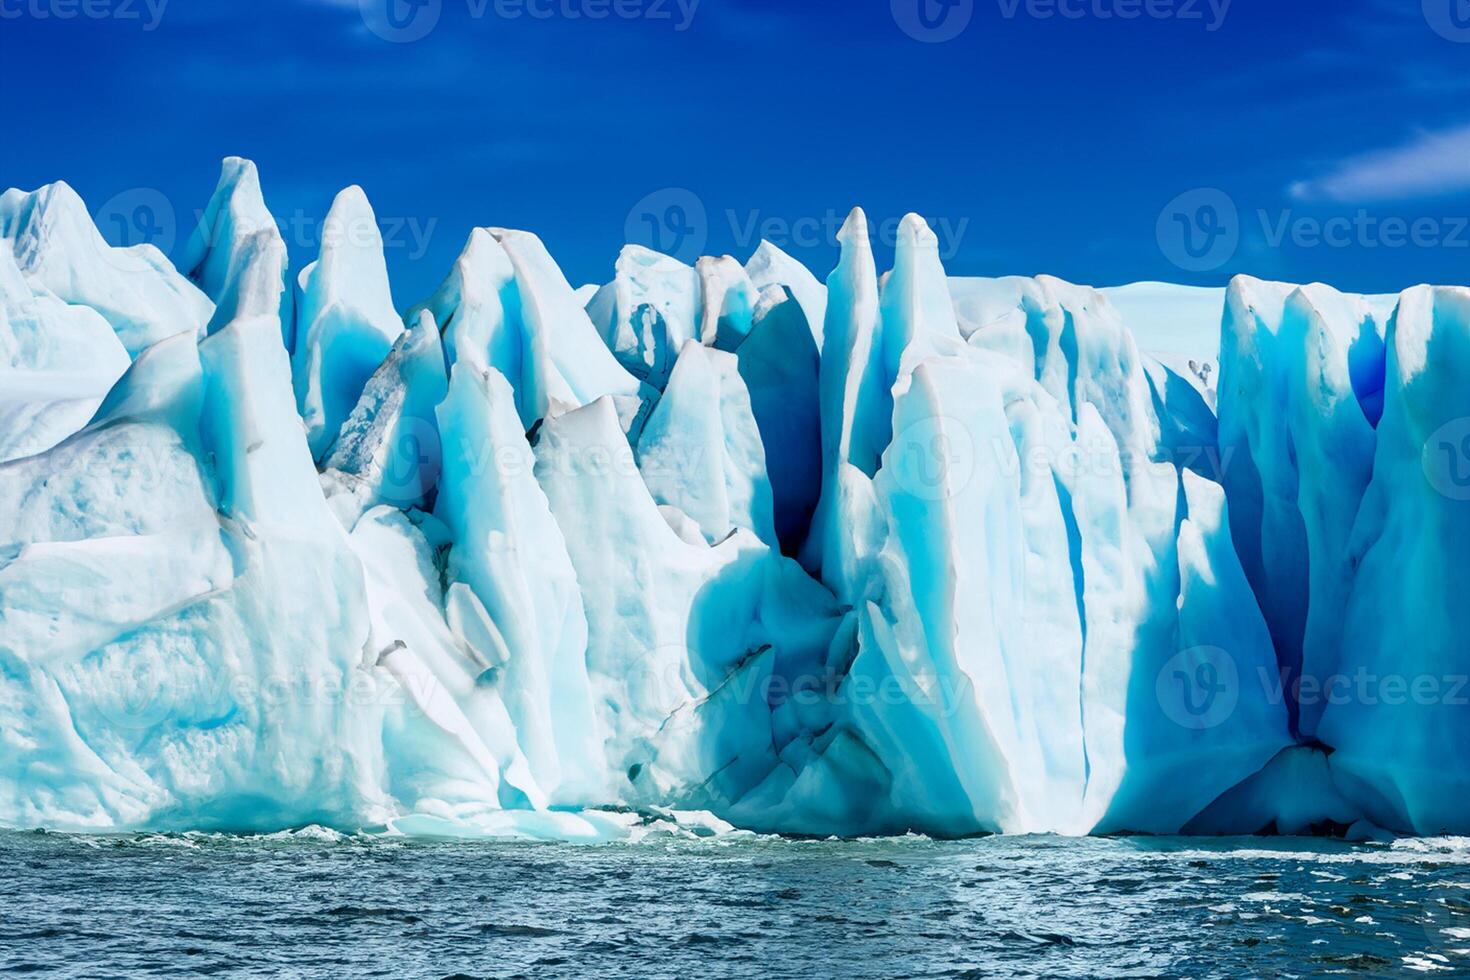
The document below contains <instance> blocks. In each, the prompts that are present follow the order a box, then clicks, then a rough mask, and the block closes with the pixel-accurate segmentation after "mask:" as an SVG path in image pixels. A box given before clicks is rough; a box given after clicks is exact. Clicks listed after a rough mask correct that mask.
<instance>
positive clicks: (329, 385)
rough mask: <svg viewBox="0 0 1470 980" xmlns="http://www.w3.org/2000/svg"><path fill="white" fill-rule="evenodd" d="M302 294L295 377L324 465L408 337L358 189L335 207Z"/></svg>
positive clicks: (313, 447) (309, 433) (369, 214)
mask: <svg viewBox="0 0 1470 980" xmlns="http://www.w3.org/2000/svg"><path fill="white" fill-rule="evenodd" d="M299 288H300V290H301V300H300V306H301V316H300V323H301V328H300V331H299V337H298V338H297V342H296V356H295V360H294V362H293V364H292V372H293V375H294V378H295V383H296V401H297V404H298V406H299V407H300V409H301V417H302V418H303V419H305V421H306V433H307V441H308V442H309V443H310V445H311V453H312V456H314V457H315V458H316V459H318V460H320V459H322V458H323V457H324V456H325V454H326V451H327V449H328V448H329V447H330V446H331V444H332V443H333V442H334V441H335V440H336V439H337V434H338V432H340V431H341V428H342V423H343V422H345V421H346V420H347V416H348V415H349V414H350V413H351V411H352V409H353V406H355V405H356V404H357V400H358V399H359V398H360V397H361V396H362V391H363V389H364V388H365V387H366V386H367V382H368V379H369V378H370V377H371V376H372V374H373V372H374V371H375V370H377V368H378V365H379V364H381V363H383V359H384V358H385V357H387V356H388V352H389V350H391V349H392V347H393V342H394V341H395V340H397V339H398V335H399V334H401V333H402V332H403V323H402V321H400V320H399V319H398V314H397V313H396V312H394V309H393V296H392V294H391V293H390V292H389V289H388V266H387V263H386V262H385V261H384V259H383V239H382V236H381V234H380V233H379V231H378V221H377V218H376V217H375V216H374V215H373V209H372V207H371V206H370V205H369V204H368V200H367V195H365V194H364V193H363V192H362V189H361V188H359V187H349V188H347V189H346V190H345V191H343V192H342V193H340V194H338V195H337V199H336V200H335V201H333V202H332V210H331V211H329V212H328V213H327V220H326V223H325V224H324V225H323V227H322V250H321V257H320V258H319V259H318V260H317V261H316V262H313V263H312V264H311V265H309V266H307V267H306V268H305V269H303V270H301V277H300V279H299Z"/></svg>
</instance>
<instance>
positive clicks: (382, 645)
mask: <svg viewBox="0 0 1470 980" xmlns="http://www.w3.org/2000/svg"><path fill="white" fill-rule="evenodd" d="M375 235H376V221H375V219H374V217H373V214H372V210H371V207H370V206H369V205H368V203H367V200H366V198H365V196H364V195H363V194H362V193H361V191H360V190H357V189H355V188H349V189H348V190H347V191H344V192H343V193H342V194H341V195H339V197H338V199H337V201H336V202H335V204H334V206H333V208H332V212H331V215H330V217H329V219H328V222H327V234H326V235H325V236H324V239H325V240H324V243H323V248H322V252H321V255H320V256H319V257H318V258H317V261H316V262H314V263H313V264H312V265H310V266H308V267H307V268H306V269H304V270H302V271H301V274H300V275H299V277H298V279H297V280H296V281H297V282H299V284H300V290H301V291H300V296H299V303H298V302H293V299H292V291H291V290H290V289H288V288H287V286H288V282H289V280H288V278H287V274H288V269H289V264H288V260H287V256H286V251H285V247H284V244H283V242H282V241H281V237H280V234H279V232H278V231H277V230H276V224H275V222H274V219H273V218H272V217H271V215H270V213H269V211H268V210H267V208H266V205H265V199H264V197H263V195H262V192H261V187H260V181H259V176H258V175H257V173H256V171H255V168H254V166H253V165H252V164H250V163H249V162H248V161H244V160H239V159H234V158H232V159H230V160H227V161H225V165H224V168H223V173H222V176H221V180H220V184H219V187H218V189H217V190H216V192H215V195H214V197H213V199H212V200H211V201H210V202H209V204H208V206H207V207H206V208H205V209H204V211H203V212H202V221H201V229H200V231H199V232H198V233H197V234H195V235H194V236H193V238H191V240H190V242H189V244H188V245H187V246H186V247H185V249H184V251H183V253H182V258H181V262H182V265H183V268H184V269H185V270H186V273H187V275H182V274H180V273H179V272H177V271H175V270H174V269H173V268H172V267H171V266H170V265H169V263H168V262H167V260H166V259H165V258H164V257H163V256H162V255H161V253H158V252H157V251H156V250H152V249H149V248H147V247H144V248H139V249H128V250H117V249H109V248H108V247H107V246H106V245H105V243H103V242H102V240H101V237H100V235H99V234H98V233H97V231H96V229H95V228H93V227H92V226H91V223H90V220H89V219H88V218H87V215H86V210H85V208H84V206H83V205H82V204H81V202H80V200H79V199H77V198H76V196H75V195H74V194H73V193H72V192H71V191H70V190H69V189H67V188H65V186H64V185H55V186H53V187H51V188H44V189H42V190H41V191H38V192H35V193H33V194H22V193H20V192H14V191H12V192H8V193H7V194H5V195H4V196H3V197H0V238H3V241H0V380H3V381H4V387H3V389H0V721H3V724H0V742H3V745H4V751H3V752H0V825H3V826H7V827H34V826H43V825H44V826H49V827H57V828H93V829H97V828H100V829H120V828H146V827H158V828H225V829H236V830H238V829H279V828H282V827H290V826H298V825H301V824H304V823H310V822H323V823H327V824H330V825H333V826H339V827H342V828H344V829H357V828H376V829H384V828H393V829H396V830H398V831H400V832H406V833H416V832H423V833H435V834H442V833H458V834H504V833H523V834H527V835H530V836H538V837H545V836H552V837H556V836H563V837H570V838H575V839H598V838H601V837H603V836H605V835H606V834H609V833H615V832H617V828H618V827H621V826H625V825H626V820H624V819H623V818H622V817H610V816H607V815H606V814H599V813H598V812H596V810H597V808H613V809H617V808H679V809H683V810H688V809H701V810H709V811H712V812H714V813H715V814H717V815H718V816H719V817H720V818H722V819H725V820H729V821H730V822H731V823H733V824H734V825H736V826H739V827H745V828H752V829H757V830H763V831H785V832H799V833H805V834H833V833H836V834H868V833H888V832H892V833H898V832H903V831H906V830H918V831H923V832H927V833H931V834H936V835H946V836H953V835H963V834H971V833H977V832H986V831H1001V832H1039V831H1051V832H1061V833H1069V834H1073V833H1075V834H1080V833H1092V832H1108V833H1111V832H1126V831H1135V832H1136V831H1147V832H1157V833H1173V832H1179V831H1181V830H1183V829H1188V830H1190V831H1191V832H1201V833H1235V832H1253V831H1257V830H1261V829H1263V828H1267V827H1274V828H1275V829H1278V830H1281V831H1286V832H1292V831H1300V830H1303V829H1310V828H1313V827H1321V826H1326V825H1335V826H1343V825H1347V824H1353V825H1354V826H1355V827H1357V828H1358V829H1359V831H1360V832H1363V833H1372V832H1373V831H1372V826H1371V825H1373V824H1377V825H1380V826H1383V827H1387V828H1389V829H1391V830H1394V831H1399V832H1415V831H1418V832H1441V831H1452V832H1460V833H1464V832H1467V831H1470V812H1467V811H1466V809H1465V807H1464V804H1463V800H1464V799H1465V797H1466V796H1467V794H1470V768H1467V767H1466V766H1465V765H1463V764H1461V763H1460V762H1459V761H1458V760H1459V758H1460V755H1462V753H1460V752H1458V751H1457V749H1458V748H1459V747H1460V746H1462V745H1463V744H1464V743H1465V742H1466V740H1467V738H1470V722H1467V721H1466V716H1465V712H1464V709H1463V707H1458V708H1457V704H1459V702H1457V700H1456V698H1457V697H1458V695H1459V693H1461V692H1457V691H1455V690H1451V689H1449V688H1451V687H1452V686H1453V684H1454V683H1455V682H1454V678H1455V677H1457V676H1463V674H1464V673H1465V672H1466V669H1467V658H1470V654H1467V650H1466V646H1465V644H1464V643H1463V642H1462V641H1461V639H1460V637H1459V634H1458V632H1457V630H1456V628H1455V625H1454V623H1453V622H1452V620H1451V616H1450V605H1451V602H1452V600H1451V598H1450V597H1451V596H1453V595H1456V594H1458V592H1461V591H1464V588H1465V587H1466V586H1470V582H1465V581H1463V580H1464V579H1465V577H1466V573H1465V568H1464V562H1463V560H1462V555H1463V552H1464V550H1465V547H1466V545H1467V543H1470V523H1467V522H1470V517H1467V512H1466V511H1465V509H1464V508H1465V507H1466V506H1467V505H1466V502H1465V501H1466V500H1467V499H1470V491H1467V490H1466V486H1467V484H1470V462H1467V460H1470V428H1467V427H1466V426H1465V425H1464V424H1463V423H1464V419H1465V417H1467V416H1470V402H1467V400H1466V395H1465V391H1466V387H1465V383H1464V379H1465V377H1466V376H1467V373H1470V346H1467V342H1466V337H1467V336H1470V291H1467V290H1463V289H1449V288H1443V289H1430V288H1427V287H1426V288H1420V289H1415V290H1411V291H1409V292H1407V293H1405V294H1404V295H1403V296H1402V297H1399V298H1398V299H1396V300H1395V301H1394V302H1392V303H1389V302H1386V301H1385V300H1384V299H1383V298H1381V297H1356V296H1349V295H1346V294H1341V293H1337V292H1335V291H1333V290H1331V289H1328V288H1327V287H1322V286H1306V287H1295V286H1285V285H1279V284H1274V283H1263V282H1258V281H1255V280H1248V279H1240V280H1237V281H1236V282H1235V283H1233V284H1232V285H1231V286H1230V288H1229V289H1228V290H1226V291H1224V292H1223V293H1218V294H1216V293H1201V292H1199V291H1189V290H1182V289H1181V288H1180V287H1169V286H1163V285H1159V284H1141V285H1139V286H1136V287H1123V288H1120V289H1117V290H1110V291H1097V290H1092V289H1088V288H1086V287H1080V286H1075V285H1072V284H1069V283H1065V282H1062V281H1060V280H1057V279H1054V278H1051V277H1046V276H1041V277H1037V278H1034V279H1029V278H1008V279H998V280H989V279H951V278H949V277H947V276H946V273H945V270H944V268H943V266H942V264H941V263H940V260H939V255H938V249H937V242H936V240H935V238H934V236H933V234H932V233H931V232H930V230H929V228H928V227H927V225H926V224H925V223H924V222H923V220H922V219H920V218H918V217H917V216H912V215H911V216H909V217H908V218H905V219H904V221H903V222H902V223H901V225H900V228H899V235H898V240H897V242H896V249H895V263H894V268H893V269H892V270H891V271H890V272H888V273H887V274H886V275H885V276H883V277H881V278H880V276H879V275H878V269H877V267H876V264H875V261H874V258H873V253H872V249H871V247H870V244H869V233H868V227H867V222H866V219H865V218H864V216H863V214H862V212H861V211H854V212H853V214H852V215H851V216H850V218H849V220H848V222H847V223H846V225H844V227H843V229H842V232H841V234H840V236H839V243H840V245H841V258H840V260H839V263H838V266H837V268H836V270H835V271H834V272H833V273H832V275H831V277H830V278H829V279H828V282H827V285H826V286H825V287H823V286H822V285H821V284H820V283H819V282H818V281H817V280H816V279H815V278H814V277H812V276H811V274H810V273H809V272H807V270H805V269H804V268H802V267H801V266H800V265H799V264H798V263H796V262H795V261H794V260H792V259H791V258H790V257H789V256H786V255H785V254H784V253H782V252H780V251H779V250H778V249H776V248H775V247H774V246H772V245H769V244H767V243H763V244H762V245H761V247H760V248H759V249H758V250H757V252H756V254H755V255H754V256H752V257H751V259H750V260H749V262H748V263H746V265H745V266H744V267H742V266H741V265H740V264H739V263H738V262H736V261H735V260H734V259H732V258H730V257H728V256H725V257H706V258H703V259H700V260H699V261H698V262H696V263H695V265H693V266H689V265H685V264H683V263H680V262H678V261H677V260H674V259H672V258H668V257H666V256H660V255H658V254H656V253H653V252H650V251H648V250H646V249H642V248H638V247H635V246H629V247H628V248H626V249H624V251H623V253H622V255H621V256H620V257H619V259H618V262H617V266H616V269H615V275H614V279H613V281H612V282H611V283H608V284H606V285H603V286H599V287H592V288H583V289H581V290H573V289H572V287H571V286H570V284H569V283H568V282H567V281H566V279H565V277H564V276H563V275H562V273H561V271H560V270H559V269H558V267H557V266H556V263H555V261H554V260H553V259H552V257H551V256H550V254H549V253H548V252H547V250H546V248H545V246H544V245H543V244H542V243H541V241H540V240H539V239H537V238H536V237H535V236H534V235H531V234H529V233H526V232H521V231H512V230H507V229H499V228H483V229H477V230H476V231H475V232H474V233H472V235H471V236H470V238H469V240H468V242H467V243H466V246H465V249H464V251H463V253H462V254H461V255H460V257H459V259H458V261H457V262H456V263H455V266H454V268H453V269H452V270H451V272H450V274H449V275H448V277H447V278H446V279H445V280H444V283H443V284H442V286H441V287H440V288H439V289H438V290H437V291H436V292H435V294H434V295H433V296H431V297H429V298H428V299H427V300H425V301H424V302H423V303H421V304H419V305H417V306H414V307H413V308H411V309H410V310H409V313H408V315H407V317H406V318H404V319H400V318H399V316H398V312H397V310H396V309H395V308H394V306H393V302H392V298H391V293H390V290H389V285H388V279H387V275H386V270H385V266H384V263H383V256H382V250H381V241H380V240H379V239H377V238H376V237H375ZM1212 308H1213V312H1211V309H1212ZM405 324H406V326H405ZM1170 324H1178V325H1180V327H1181V328H1182V335H1183V337H1182V339H1179V342H1178V343H1177V344H1173V345H1171V344H1168V343H1163V342H1161V340H1167V339H1169V337H1168V336H1167V335H1168V333H1169V325H1170ZM1132 327H1137V330H1134V329H1131V328H1132ZM1135 333H1137V334H1139V335H1141V336H1142V337H1144V338H1145V340H1144V342H1143V343H1142V344H1141V343H1140V342H1139V341H1138V340H1136V339H1135ZM1176 339H1177V338H1176ZM1215 364H1218V365H1219V369H1218V372H1217V371H1215V370H1214V369H1213V365H1215ZM1207 367H1208V368H1209V369H1208V370H1207V369H1206V368H1207ZM1217 400H1218V411H1217V410H1216V402H1217ZM797 558H799V559H800V563H798V561H797V560H796V559H797ZM1406 630H1407V631H1408V632H1407V633H1406V632H1405V631H1406ZM1344 678H1346V679H1347V681H1349V682H1351V685H1359V681H1357V680H1356V679H1357V678H1364V679H1366V680H1364V681H1362V684H1367V685H1369V687H1370V688H1371V689H1369V690H1361V689H1360V687H1359V686H1349V687H1348V688H1344V687H1343V685H1342V682H1343V679H1344ZM1426 679H1428V681H1437V682H1438V685H1439V688H1438V690H1437V692H1434V691H1428V690H1427V688H1426V684H1427V683H1428V681H1426ZM1307 681H1310V682H1311V683H1304V682H1307ZM1297 682H1303V683H1297ZM1401 683H1402V686H1403V687H1404V690H1403V691H1399V687H1398V686H1399V685H1400V684H1401ZM1328 693H1331V695H1332V696H1331V697H1328ZM1400 695H1402V696H1400ZM620 821H621V822H620ZM1365 828H1366V829H1365Z"/></svg>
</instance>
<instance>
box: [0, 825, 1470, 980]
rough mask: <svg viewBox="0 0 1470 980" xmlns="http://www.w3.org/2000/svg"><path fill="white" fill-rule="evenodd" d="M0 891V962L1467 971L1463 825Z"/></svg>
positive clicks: (136, 851)
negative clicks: (1448, 835)
mask: <svg viewBox="0 0 1470 980" xmlns="http://www.w3.org/2000/svg"><path fill="white" fill-rule="evenodd" d="M0 892H3V893H4V895H5V896H6V897H5V904H4V908H3V913H0V974H7V975H9V974H24V973H29V972H39V971H42V970H48V971H50V970H61V971H62V972H69V973H72V974H83V973H107V974H110V975H118V976H143V975H149V974H154V975H157V974H164V973H178V972H188V973H191V974H224V975H230V976H274V975H280V974H282V973H287V974H290V975H292V976H301V977H322V978H326V977H332V978H336V977H340V976H343V975H366V974H376V975H388V976H401V975H411V976H428V977H436V976H437V977H451V976H465V977H480V976H491V975H494V976H500V975H505V974H515V973H530V974H535V973H544V974H550V975H579V976H580V975H598V976H613V977H618V976H626V977H644V976H681V975H690V974H703V975H707V974H710V973H719V974H722V975H727V976H768V975H771V974H772V973H773V972H774V973H778V974H782V975H785V974H793V975H799V974H803V973H805V974H813V973H815V974H818V975H821V974H830V973H833V972H840V973H841V974H842V975H844V976H852V977H880V976H892V975H895V974H904V975H925V976H953V977H964V976H993V975H1017V976H1046V977H1126V976H1161V975H1162V976H1190V977H1209V976H1219V977H1225V976H1238V975H1263V974H1277V973H1296V974H1303V975H1315V974H1360V975H1381V974H1383V973H1386V972H1394V971H1404V970H1406V971H1411V972H1426V973H1436V974H1444V975H1446V976H1448V975H1454V974H1461V973H1466V974H1470V842H1467V841H1466V839H1463V838H1457V839H1440V840H1423V841H1399V842H1395V843H1393V844H1369V845H1350V844H1344V843H1341V842H1335V841H1307V840H1243V839H1230V840H1220V841H1202V840H1196V839H1188V840H1185V839H1167V838H1157V839H1113V840H1070V839H1064V838H1045V837H1030V838H989V839H985V840H976V841H966V842H942V841H932V840H928V839H926V838H917V837H911V838H900V839H896V840H862V841H847V842H840V841H783V840H779V839H773V838H762V837H755V836H753V835H744V836H742V837H740V838H738V839H725V838H721V837H710V838H703V839H685V838H680V837H677V836H669V837H665V836H660V837H659V838H658V839H654V838H652V837H650V838H646V839H645V840H644V841H643V843H638V844H616V845H604V846H566V845H535V846H530V845H525V844H515V843H507V842H472V841H461V842H433V841H419V840H412V839H407V838H401V837H400V838H374V837H369V836H365V835H343V834H340V833H337V832H335V831H326V830H324V829H322V828H314V829H312V828H308V829H307V830H305V831H297V832H294V833H291V834H273V835H269V836H265V837H251V838H240V837H231V836H229V835H221V834H147V835H135V836H124V837H111V838H108V837H90V838H89V837H68V836H63V835H55V834H39V835H38V834H0ZM778 966H779V968H778Z"/></svg>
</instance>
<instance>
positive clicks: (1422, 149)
mask: <svg viewBox="0 0 1470 980" xmlns="http://www.w3.org/2000/svg"><path fill="white" fill-rule="evenodd" d="M1466 190H1470V126H1461V127H1459V128H1456V129H1447V130H1443V131H1441V132H1437V133H1424V134H1423V135H1421V136H1419V137H1417V138H1415V139H1414V140H1412V141H1411V142H1409V143H1406V144H1404V145H1403V146H1396V147H1391V148H1389V149H1383V150H1374V151H1372V152H1371V153H1364V154H1362V155H1360V156H1355V157H1349V158H1348V159H1346V160H1342V161H1339V162H1338V163H1337V164H1335V165H1334V166H1333V167H1332V168H1331V169H1330V170H1328V172H1327V173H1325V174H1323V175H1322V176H1320V177H1317V178H1314V179H1312V180H1301V181H1297V182H1296V183H1294V184H1292V185H1291V196H1292V197H1294V198H1296V199H1297V200H1299V201H1338V202H1349V203H1352V202H1361V201H1402V200H1409V199H1413V198H1427V197H1442V196H1444V195H1446V194H1455V193H1458V192H1461V191H1466Z"/></svg>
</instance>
